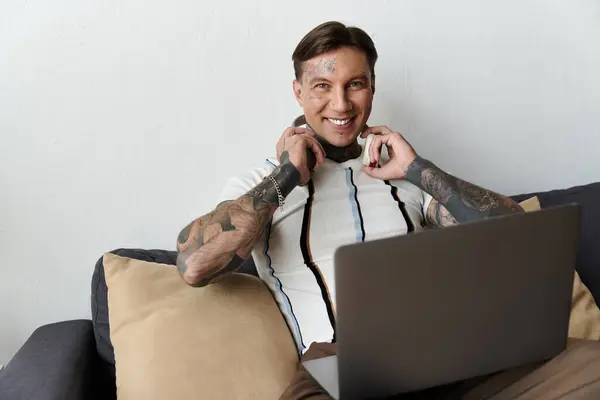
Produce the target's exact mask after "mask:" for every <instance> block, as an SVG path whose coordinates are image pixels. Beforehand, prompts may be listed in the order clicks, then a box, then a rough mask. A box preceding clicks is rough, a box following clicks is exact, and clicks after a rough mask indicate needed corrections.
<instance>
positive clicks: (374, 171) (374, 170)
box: [363, 166, 387, 180]
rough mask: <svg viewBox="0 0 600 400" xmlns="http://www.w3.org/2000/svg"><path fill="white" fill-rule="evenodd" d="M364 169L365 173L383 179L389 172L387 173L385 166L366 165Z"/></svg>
mask: <svg viewBox="0 0 600 400" xmlns="http://www.w3.org/2000/svg"><path fill="white" fill-rule="evenodd" d="M363 171H365V174H367V175H369V176H370V177H372V178H375V179H381V180H386V179H387V176H386V175H387V174H386V173H385V172H386V171H385V170H384V168H378V167H369V166H364V167H363Z"/></svg>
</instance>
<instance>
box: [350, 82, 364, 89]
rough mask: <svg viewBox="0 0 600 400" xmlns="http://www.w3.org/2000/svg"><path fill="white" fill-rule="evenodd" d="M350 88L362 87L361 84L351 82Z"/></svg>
mask: <svg viewBox="0 0 600 400" xmlns="http://www.w3.org/2000/svg"><path fill="white" fill-rule="evenodd" d="M350 87H353V88H360V87H362V82H352V83H351V84H350Z"/></svg>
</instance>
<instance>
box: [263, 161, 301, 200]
mask: <svg viewBox="0 0 600 400" xmlns="http://www.w3.org/2000/svg"><path fill="white" fill-rule="evenodd" d="M269 179H273V181H274V182H275V183H276V184H277V186H279V191H280V193H281V196H282V197H283V198H286V197H287V196H288V195H289V194H290V193H291V192H292V190H294V189H295V188H296V186H298V184H299V183H300V172H299V171H298V169H297V168H296V166H295V165H294V164H292V162H291V161H289V160H287V161H284V162H282V163H281V164H280V165H279V166H278V167H277V168H276V169H275V170H274V171H273V172H272V173H271V175H269Z"/></svg>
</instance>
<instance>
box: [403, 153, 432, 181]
mask: <svg viewBox="0 0 600 400" xmlns="http://www.w3.org/2000/svg"><path fill="white" fill-rule="evenodd" d="M430 168H435V165H434V164H433V163H432V162H431V161H429V160H426V159H424V158H422V157H421V156H419V155H418V154H417V155H416V156H415V159H414V160H413V161H412V162H411V163H410V164H409V165H408V168H406V173H405V174H404V179H405V180H407V181H409V182H410V183H412V184H413V185H417V186H419V187H420V186H421V175H422V173H423V171H425V170H426V169H430Z"/></svg>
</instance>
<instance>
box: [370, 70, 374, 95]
mask: <svg viewBox="0 0 600 400" xmlns="http://www.w3.org/2000/svg"><path fill="white" fill-rule="evenodd" d="M371 93H372V94H375V74H373V77H372V78H371Z"/></svg>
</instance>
